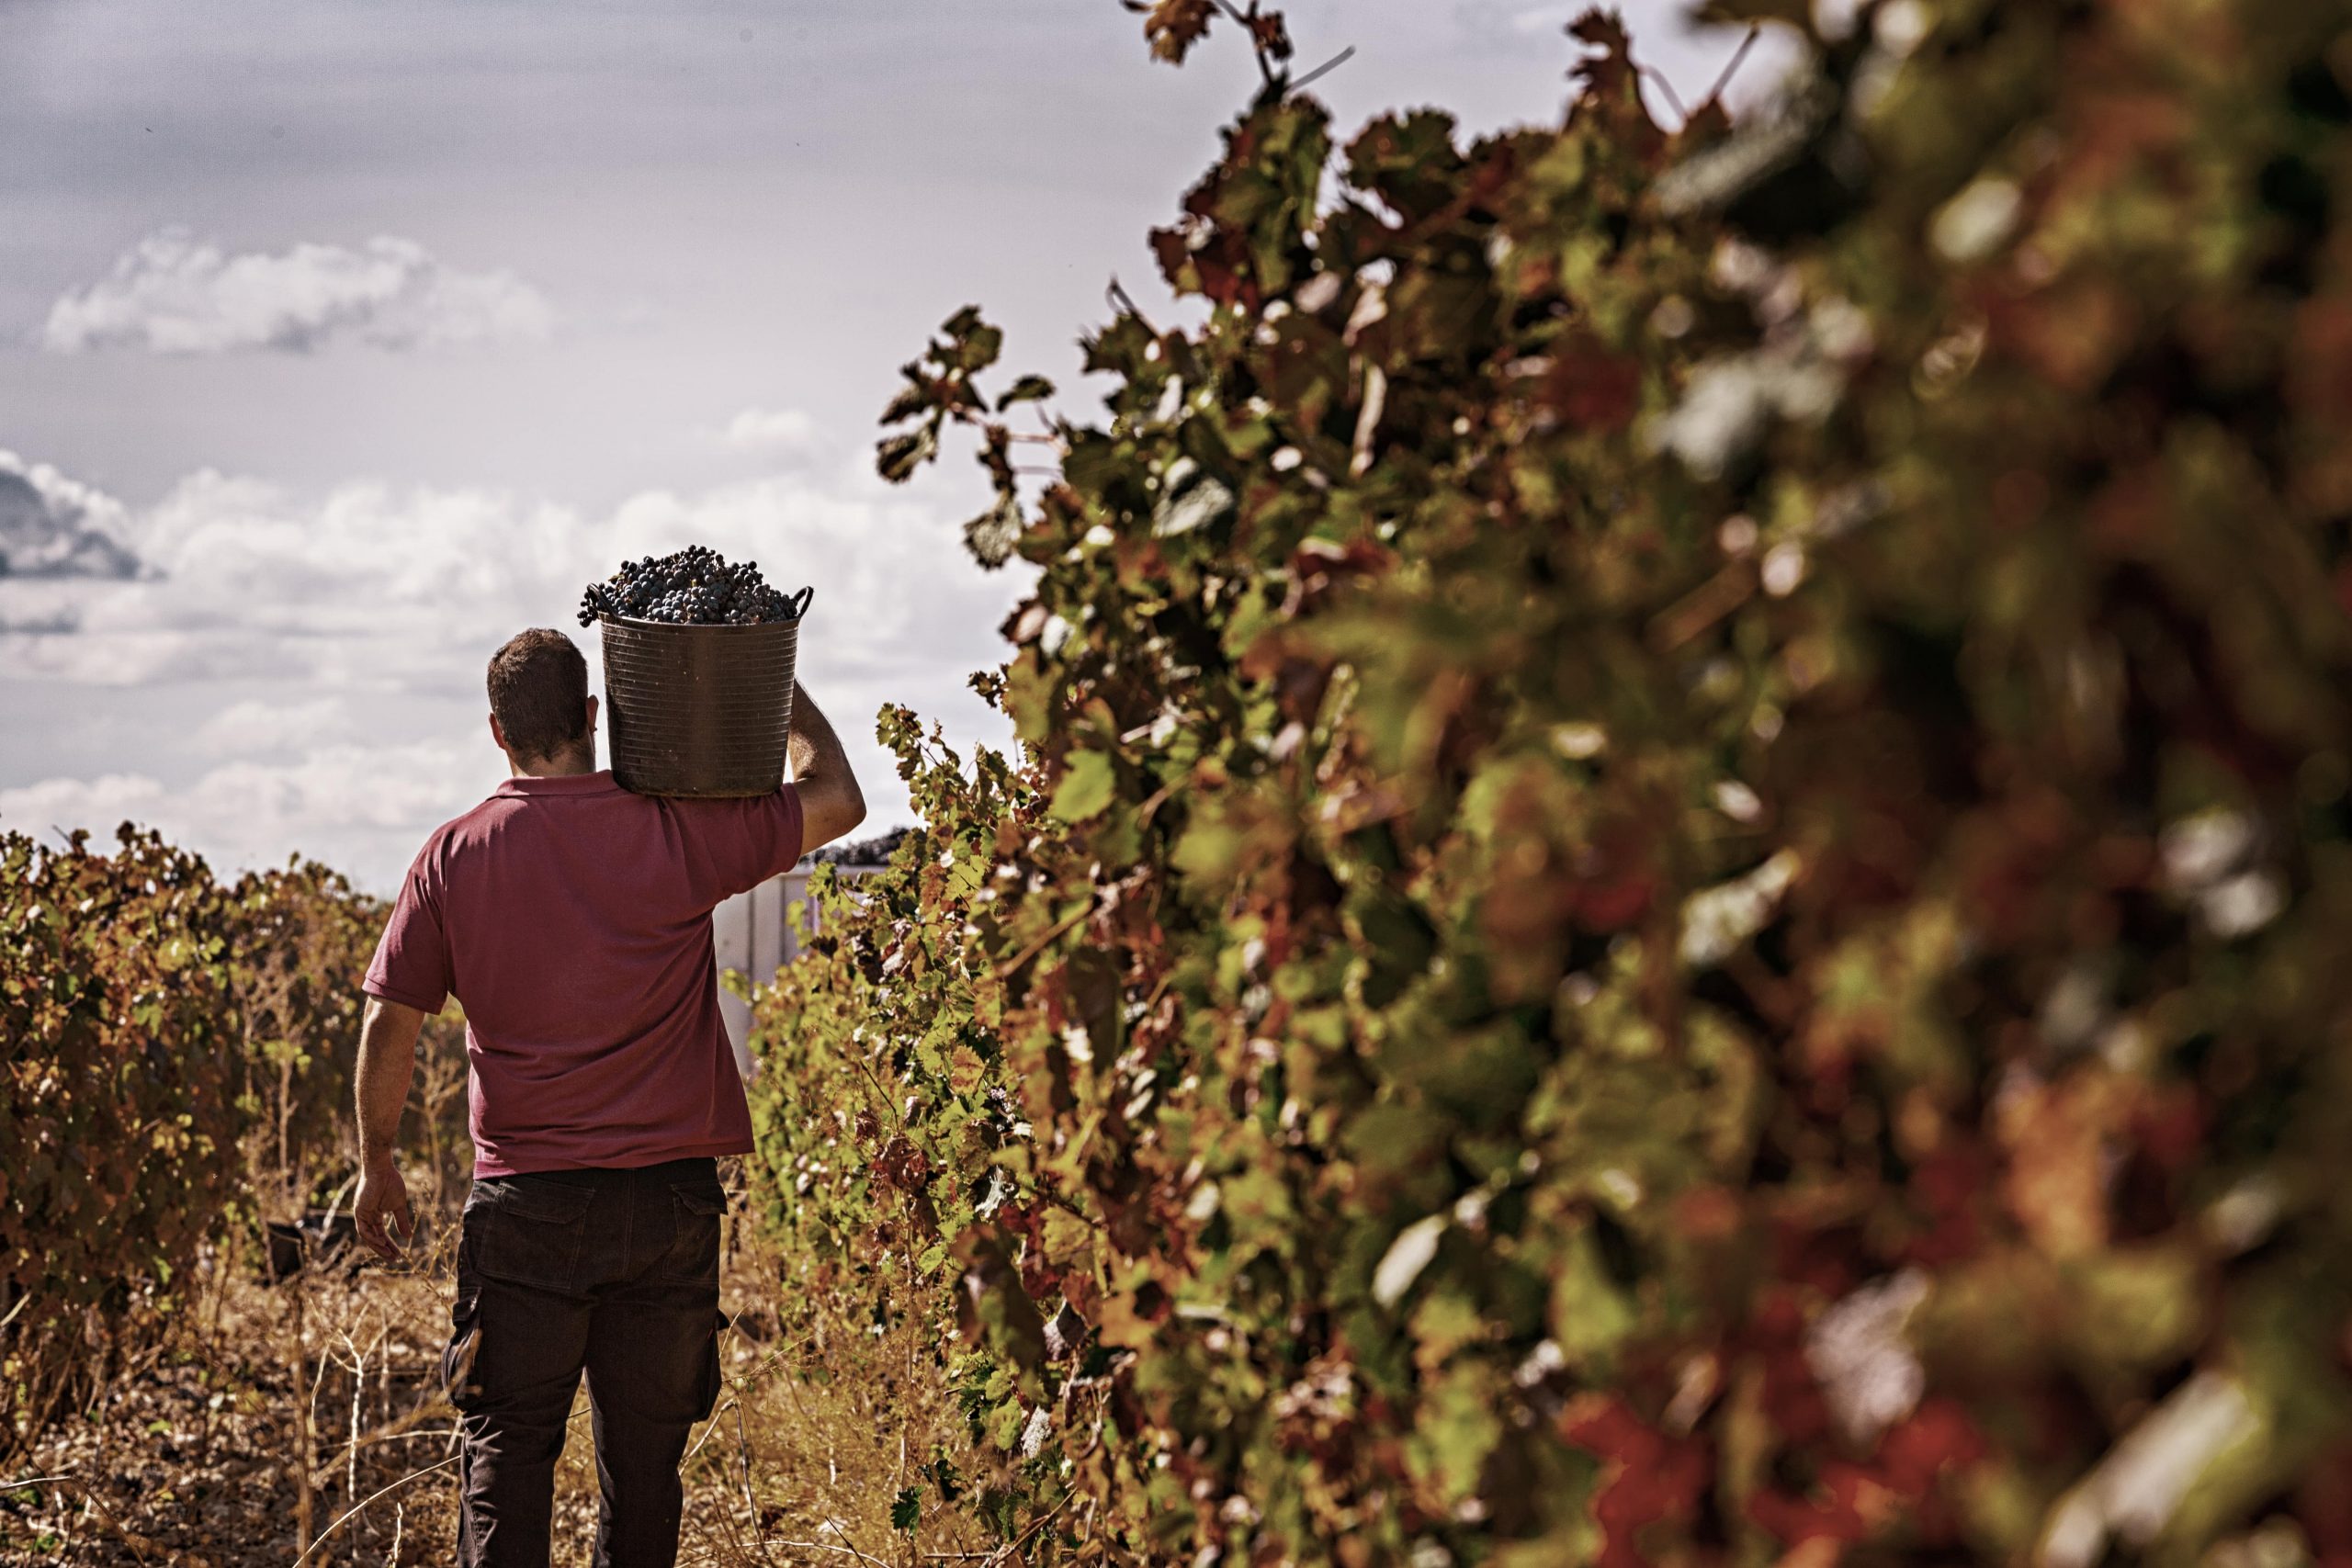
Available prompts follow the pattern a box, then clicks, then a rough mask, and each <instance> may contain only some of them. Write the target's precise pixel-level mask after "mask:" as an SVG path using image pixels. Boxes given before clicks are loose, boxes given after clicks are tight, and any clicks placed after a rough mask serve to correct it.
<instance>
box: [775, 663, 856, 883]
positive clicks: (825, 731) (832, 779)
mask: <svg viewBox="0 0 2352 1568" xmlns="http://www.w3.org/2000/svg"><path fill="white" fill-rule="evenodd" d="M788 748H789V751H790V755H791V758H792V781H793V784H795V785H796V786H797V788H798V789H799V791H800V852H801V853H803V854H807V853H808V852H809V851H810V850H813V849H817V848H819V847H820V846H821V845H825V844H830V843H831V842H832V841H833V840H836V839H840V838H843V837H845V836H847V835H848V833H849V832H850V830H851V829H854V828H855V827H856V826H857V825H858V824H859V823H860V822H863V821H865V795H864V794H862V793H861V792H860V791H859V789H858V787H857V780H856V778H855V777H854V776H853V775H852V774H851V773H850V771H849V757H848V754H847V753H845V752H844V751H842V742H841V738H840V737H839V736H837V735H835V734H834V733H833V727H832V726H831V725H830V724H828V723H826V722H825V716H824V715H823V714H821V713H819V712H818V711H817V705H816V704H815V703H812V702H810V701H809V688H808V687H806V686H804V685H802V684H800V682H797V681H795V682H793V683H792V737H791V739H790V741H789V742H788Z"/></svg>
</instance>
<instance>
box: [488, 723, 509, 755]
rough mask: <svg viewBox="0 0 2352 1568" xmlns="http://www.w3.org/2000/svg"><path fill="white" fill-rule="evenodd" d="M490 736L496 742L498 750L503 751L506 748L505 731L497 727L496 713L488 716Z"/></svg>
mask: <svg viewBox="0 0 2352 1568" xmlns="http://www.w3.org/2000/svg"><path fill="white" fill-rule="evenodd" d="M490 738H491V739H492V740H495V741H497V742H498V749H499V750H502V751H504V750H507V745H506V731H504V730H503V729H501V728H498V716H497V715H496V714H492V715H491V716H490Z"/></svg>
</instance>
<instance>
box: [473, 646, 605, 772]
mask: <svg viewBox="0 0 2352 1568" xmlns="http://www.w3.org/2000/svg"><path fill="white" fill-rule="evenodd" d="M490 711H491V715H492V717H494V718H496V719H497V720H498V728H500V729H501V730H503V731H504V733H505V736H506V749H507V750H509V751H512V752H513V753H514V754H515V756H517V757H530V758H537V759H546V758H551V757H553V756H555V755H556V754H557V753H558V752H560V751H569V750H571V749H572V748H574V747H576V746H579V745H581V744H582V742H584V741H586V740H587V739H588V661H587V660H584V659H582V658H581V657H580V649H577V648H575V647H573V646H572V642H571V638H570V637H566V636H564V635H563V634H562V633H561V632H560V631H557V630H555V629H554V628H553V627H551V626H533V627H532V628H531V629H530V630H529V631H526V632H516V633H515V635H514V636H513V637H508V638H507V639H506V646H505V647H503V648H502V649H499V650H498V651H497V652H496V653H493V654H492V655H491V656H490Z"/></svg>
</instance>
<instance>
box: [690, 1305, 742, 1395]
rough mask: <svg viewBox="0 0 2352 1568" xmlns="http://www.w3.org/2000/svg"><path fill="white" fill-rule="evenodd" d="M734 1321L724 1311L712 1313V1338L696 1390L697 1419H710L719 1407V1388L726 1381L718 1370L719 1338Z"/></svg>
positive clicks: (707, 1345)
mask: <svg viewBox="0 0 2352 1568" xmlns="http://www.w3.org/2000/svg"><path fill="white" fill-rule="evenodd" d="M733 1321H734V1320H733V1319H732V1318H730V1317H729V1316H728V1315H727V1314H725V1313H723V1312H714V1313H713V1314H711V1325H710V1338H709V1341H708V1342H707V1344H705V1345H704V1346H703V1351H702V1380H701V1382H699V1383H698V1384H697V1385H696V1387H695V1420H697V1421H707V1420H708V1419H709V1418H710V1413H711V1412H712V1411H713V1410H716V1409H717V1408H718V1390H719V1388H720V1386H721V1385H722V1384H723V1383H724V1382H726V1379H725V1378H724V1377H722V1376H721V1375H720V1373H719V1370H718V1339H719V1336H721V1335H722V1334H724V1333H726V1332H727V1329H728V1326H729V1325H730V1324H731V1323H732V1322H733Z"/></svg>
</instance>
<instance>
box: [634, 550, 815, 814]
mask: <svg viewBox="0 0 2352 1568" xmlns="http://www.w3.org/2000/svg"><path fill="white" fill-rule="evenodd" d="M806 603H807V600H806V598H805V597H804V598H803V600H802V604H804V606H805V604H806ZM599 625H600V626H601V628H602V630H603V633H604V642H605V721H606V723H607V725H608V726H609V727H610V728H609V729H608V731H607V733H608V734H609V735H610V736H611V738H612V754H613V778H614V781H615V782H616V783H617V784H619V785H620V786H621V787H622V788H623V789H628V790H634V791H635V792H636V793H638V794H639V795H687V796H693V797H695V798H701V799H709V798H719V797H727V796H733V795H765V794H767V793H768V792H769V791H771V790H773V789H775V787H776V785H777V784H780V783H782V782H783V779H784V756H785V743H786V740H787V739H789V738H790V736H791V734H792V679H793V671H794V667H795V665H796V662H797V658H798V654H799V648H800V623H799V621H798V620H797V619H796V620H789V621H772V622H769V623H768V624H766V625H764V626H671V625H668V624H666V623H664V622H660V621H639V620H633V619H630V618H628V617H626V616H619V615H605V616H602V617H600V621H599Z"/></svg>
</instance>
